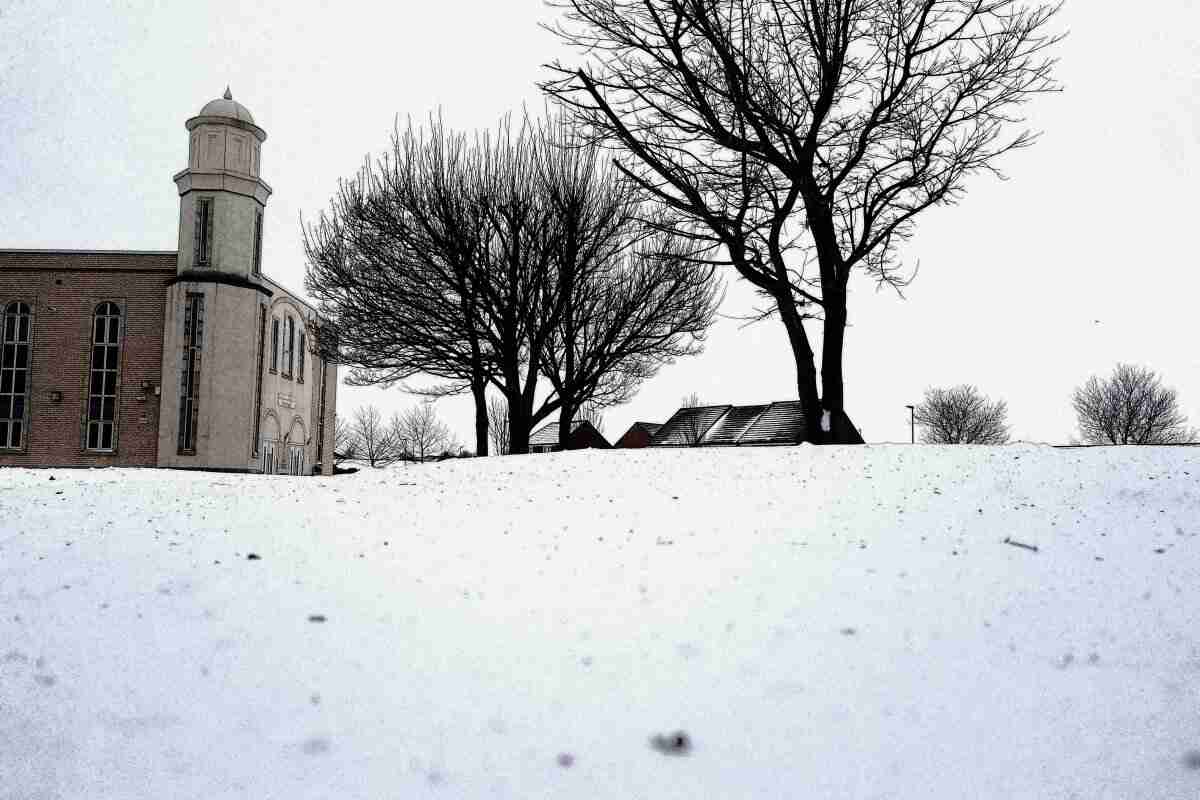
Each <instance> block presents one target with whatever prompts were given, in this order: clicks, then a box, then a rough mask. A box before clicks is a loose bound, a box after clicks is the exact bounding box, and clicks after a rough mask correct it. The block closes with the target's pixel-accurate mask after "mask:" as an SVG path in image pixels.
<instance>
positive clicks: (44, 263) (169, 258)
mask: <svg viewBox="0 0 1200 800" xmlns="http://www.w3.org/2000/svg"><path fill="white" fill-rule="evenodd" d="M177 259H178V253H176V252H175V251H174V250H32V249H30V250H24V249H21V250H18V249H12V250H0V269H14V270H15V269H48V270H69V271H94V270H100V271H106V272H109V271H111V272H144V271H155V272H158V271H161V272H175V266H176V261H177Z"/></svg>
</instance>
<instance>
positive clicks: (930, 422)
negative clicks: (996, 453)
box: [913, 384, 1008, 444]
mask: <svg viewBox="0 0 1200 800" xmlns="http://www.w3.org/2000/svg"><path fill="white" fill-rule="evenodd" d="M1007 417H1008V407H1007V406H1006V405H1005V403H1004V401H1003V400H996V401H992V400H989V399H988V398H987V397H984V396H983V394H981V393H980V391H979V389H978V388H977V387H975V386H970V385H967V384H963V385H961V386H954V387H951V388H949V389H926V390H925V398H924V399H923V400H922V401H921V403H920V405H918V406H917V407H916V408H915V409H914V410H913V418H914V419H915V420H916V422H917V424H918V425H920V426H921V441H922V442H924V443H926V444H1005V443H1006V442H1007V441H1008V425H1007V424H1006V419H1007Z"/></svg>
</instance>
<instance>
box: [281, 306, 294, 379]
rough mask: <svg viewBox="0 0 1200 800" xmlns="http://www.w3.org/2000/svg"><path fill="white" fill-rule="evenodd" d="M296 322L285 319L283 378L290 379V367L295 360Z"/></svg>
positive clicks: (289, 318)
mask: <svg viewBox="0 0 1200 800" xmlns="http://www.w3.org/2000/svg"><path fill="white" fill-rule="evenodd" d="M295 348H296V321H295V320H293V319H292V318H291V317H288V318H287V321H286V323H285V327H284V331H283V377H285V378H290V377H292V367H293V366H294V362H295V359H296V349H295Z"/></svg>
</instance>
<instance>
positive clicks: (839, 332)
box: [821, 291, 848, 444]
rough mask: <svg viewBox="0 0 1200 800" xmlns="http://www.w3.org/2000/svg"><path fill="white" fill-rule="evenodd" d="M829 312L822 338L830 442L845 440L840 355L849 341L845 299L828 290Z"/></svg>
mask: <svg viewBox="0 0 1200 800" xmlns="http://www.w3.org/2000/svg"><path fill="white" fill-rule="evenodd" d="M824 300H826V314H824V331H823V336H822V338H821V409H822V411H823V413H826V414H828V415H829V416H828V420H829V433H828V438H827V441H828V443H829V444H846V443H847V441H848V439H847V435H846V434H847V433H848V432H847V431H846V429H845V428H846V425H847V422H845V420H846V409H845V389H844V386H842V374H841V356H842V350H844V348H845V343H846V306H845V300H844V299H840V297H838V296H835V295H833V293H828V291H827V293H826V297H824Z"/></svg>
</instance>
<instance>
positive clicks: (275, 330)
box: [271, 317, 279, 372]
mask: <svg viewBox="0 0 1200 800" xmlns="http://www.w3.org/2000/svg"><path fill="white" fill-rule="evenodd" d="M278 371H279V319H278V318H276V317H272V318H271V372H278Z"/></svg>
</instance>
